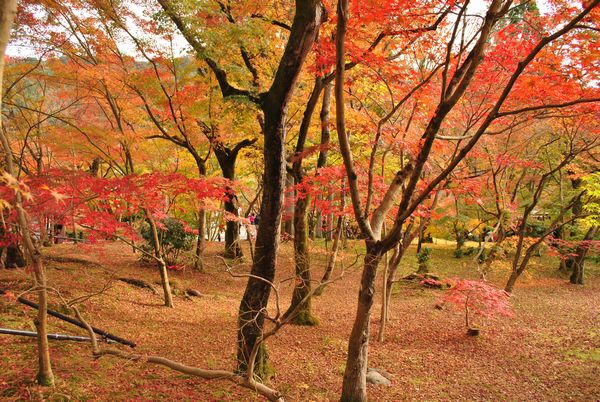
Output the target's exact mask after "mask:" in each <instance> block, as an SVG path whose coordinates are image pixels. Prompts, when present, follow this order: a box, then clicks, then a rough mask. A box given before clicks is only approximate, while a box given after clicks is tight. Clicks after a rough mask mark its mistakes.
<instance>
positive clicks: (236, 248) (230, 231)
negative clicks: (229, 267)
mask: <svg viewBox="0 0 600 402" xmlns="http://www.w3.org/2000/svg"><path fill="white" fill-rule="evenodd" d="M255 141H256V140H243V141H241V142H239V143H238V144H237V145H236V146H235V147H234V148H229V147H226V146H224V145H223V144H221V143H215V144H213V148H214V151H215V155H216V157H217V161H218V162H219V166H220V167H221V172H222V173H223V177H224V178H226V179H227V180H230V181H233V180H235V163H236V161H237V156H238V154H239V151H240V150H241V149H242V148H244V147H246V146H249V145H251V144H253V143H254V142H255ZM225 194H226V196H225V202H224V207H225V211H226V212H227V213H228V214H230V216H233V219H230V220H227V223H226V226H225V257H226V258H234V259H235V258H241V257H243V256H244V253H243V252H242V247H241V245H240V223H239V221H238V218H239V215H240V214H239V210H238V201H237V195H236V194H235V191H234V190H233V188H231V187H229V186H227V187H226V188H225Z"/></svg>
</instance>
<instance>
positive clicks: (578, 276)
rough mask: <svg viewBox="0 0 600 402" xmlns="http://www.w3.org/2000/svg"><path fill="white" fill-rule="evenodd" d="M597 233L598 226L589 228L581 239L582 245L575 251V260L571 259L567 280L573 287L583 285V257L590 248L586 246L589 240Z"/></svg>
mask: <svg viewBox="0 0 600 402" xmlns="http://www.w3.org/2000/svg"><path fill="white" fill-rule="evenodd" d="M597 231H598V226H597V225H594V226H591V227H590V228H589V229H588V231H587V233H586V234H585V237H584V238H583V243H581V244H580V245H579V246H578V247H577V250H576V251H575V258H573V260H572V261H573V263H572V269H573V271H572V272H571V277H570V278H569V282H571V283H573V284H575V285H583V273H584V264H585V256H586V255H587V253H588V250H589V248H590V246H589V244H586V243H587V242H589V241H590V240H593V239H594V236H596V232H597Z"/></svg>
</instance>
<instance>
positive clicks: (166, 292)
mask: <svg viewBox="0 0 600 402" xmlns="http://www.w3.org/2000/svg"><path fill="white" fill-rule="evenodd" d="M144 213H145V214H146V218H147V220H148V224H149V225H150V231H151V233H152V247H153V249H154V259H155V261H156V263H157V265H158V272H159V273H160V283H161V285H162V288H163V298H164V303H165V306H166V307H173V294H172V292H171V284H170V283H169V273H168V271H167V263H166V261H165V257H164V255H163V253H162V250H161V247H160V239H159V236H158V228H157V227H156V222H155V221H154V218H152V216H150V214H148V212H147V211H144Z"/></svg>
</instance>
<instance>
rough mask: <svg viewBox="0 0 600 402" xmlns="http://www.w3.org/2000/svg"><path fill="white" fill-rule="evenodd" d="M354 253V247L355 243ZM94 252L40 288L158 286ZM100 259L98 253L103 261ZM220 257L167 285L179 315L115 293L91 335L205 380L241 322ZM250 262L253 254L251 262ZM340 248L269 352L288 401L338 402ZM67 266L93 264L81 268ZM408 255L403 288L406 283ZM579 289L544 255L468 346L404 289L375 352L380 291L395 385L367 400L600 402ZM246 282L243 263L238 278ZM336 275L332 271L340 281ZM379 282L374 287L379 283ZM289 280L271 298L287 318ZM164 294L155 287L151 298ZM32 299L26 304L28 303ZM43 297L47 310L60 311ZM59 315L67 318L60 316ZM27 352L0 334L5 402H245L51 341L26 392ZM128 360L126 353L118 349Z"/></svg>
mask: <svg viewBox="0 0 600 402" xmlns="http://www.w3.org/2000/svg"><path fill="white" fill-rule="evenodd" d="M356 244H359V243H356ZM95 247H96V248H94V249H91V248H88V247H86V246H81V245H79V246H74V245H72V244H62V245H57V246H54V247H51V248H48V249H45V250H44V252H45V253H46V254H47V255H48V256H60V257H62V258H63V259H64V258H65V257H69V258H70V260H63V261H66V262H56V259H55V260H54V261H53V260H52V259H47V261H46V265H47V267H48V277H49V285H50V286H52V287H53V288H54V289H56V290H58V291H60V293H61V294H62V296H63V297H65V298H67V299H69V298H73V297H77V296H81V295H84V294H88V293H93V292H97V291H99V290H100V289H102V287H103V286H104V285H105V284H106V282H107V281H109V280H110V278H111V277H114V276H116V277H131V278H143V279H145V280H146V281H148V282H154V283H156V282H157V281H158V280H159V275H158V272H157V270H156V269H155V268H153V267H152V266H149V265H140V263H139V262H138V261H137V256H136V255H134V254H132V252H131V249H130V248H128V247H126V246H123V245H120V244H114V243H103V244H101V246H95ZM98 247H100V248H101V250H102V251H101V252H99V251H98ZM222 247H223V246H222V244H218V243H211V244H209V245H208V249H207V258H206V264H205V265H206V272H205V273H198V272H193V271H191V270H189V269H188V270H186V271H183V272H173V273H172V282H173V284H174V285H175V287H176V288H177V289H186V288H188V287H190V288H195V289H198V290H199V291H200V292H201V293H202V294H203V296H202V297H199V298H193V299H188V298H185V297H183V296H177V297H176V298H175V308H174V309H168V308H165V307H163V306H162V300H161V296H160V293H159V294H158V295H155V294H152V293H151V292H150V291H148V290H145V289H139V288H136V287H133V286H131V285H129V284H126V283H123V282H120V281H113V282H112V283H111V285H110V287H109V288H108V289H107V290H106V291H105V292H103V293H102V294H101V295H98V296H95V297H93V298H91V299H90V300H88V301H87V302H85V303H84V304H83V305H82V307H81V310H82V314H83V315H84V316H85V317H86V318H87V319H88V320H89V322H90V323H91V324H92V325H94V326H96V327H99V328H102V329H105V330H107V331H109V332H112V333H114V334H116V335H119V336H121V337H124V338H128V339H132V340H135V341H136V342H137V343H138V347H137V348H136V351H137V352H139V353H143V354H153V355H161V356H164V357H167V358H170V359H174V360H177V361H180V362H182V363H185V364H188V365H193V366H198V367H204V368H214V369H216V368H228V369H232V368H233V366H234V356H235V340H236V315H237V309H238V306H239V301H240V297H241V294H242V292H243V290H244V287H245V280H244V279H238V278H233V277H231V276H230V275H229V274H228V273H226V272H225V271H224V265H223V260H222V259H220V258H219V257H218V253H219V252H221V249H222ZM432 247H433V253H432V259H431V264H430V266H431V271H432V272H435V273H437V274H439V275H441V276H442V277H461V278H476V277H477V272H476V270H475V268H474V267H473V261H472V257H463V258H461V259H456V258H454V257H452V251H453V250H452V246H450V245H439V244H438V245H433V246H432ZM292 250H293V249H292V245H291V243H289V242H288V243H284V244H283V247H282V252H281V256H280V259H279V270H278V274H277V277H278V279H279V280H283V279H286V278H290V277H292V276H293V259H292ZM246 253H247V254H248V250H246ZM355 253H356V252H355V250H354V249H352V248H347V249H346V250H345V251H344V253H343V255H344V261H345V262H344V264H343V265H344V266H346V271H345V275H344V276H343V278H342V279H340V280H338V281H337V282H335V283H333V284H331V285H330V286H329V287H327V288H326V290H325V292H324V294H323V295H322V296H320V297H317V298H315V300H314V302H313V308H314V312H315V314H316V315H317V316H318V317H319V319H320V325H319V326H317V327H297V326H287V327H285V328H283V329H282V330H281V332H280V333H279V334H278V335H277V336H276V337H275V338H271V339H270V340H269V341H268V345H267V346H268V350H269V353H270V358H271V361H272V363H273V365H274V367H275V369H276V376H275V377H274V378H273V379H272V380H271V381H270V385H271V386H272V387H274V388H276V389H278V390H280V391H282V392H283V393H284V394H285V397H286V400H288V401H327V400H332V401H335V400H338V398H339V394H340V389H341V383H342V374H343V370H344V364H345V356H346V349H347V340H348V335H349V333H350V329H351V326H352V321H353V319H354V314H355V309H356V299H357V291H358V286H359V282H360V271H361V267H360V259H359V260H358V263H356V264H355V265H352V263H353V262H354V261H355V260H356V255H355ZM325 255H326V253H325V252H324V249H323V248H322V245H317V244H316V243H315V244H313V261H312V265H313V267H314V276H315V277H317V278H318V277H320V275H321V273H322V271H323V268H324V265H325V262H324V260H325ZM76 259H83V260H86V261H89V262H88V263H83V262H76ZM414 267H416V260H415V257H414V249H411V250H409V252H408V256H407V257H406V259H405V261H404V262H403V264H402V266H401V272H400V275H402V276H404V275H407V274H409V273H411V272H413V271H414ZM506 267H507V264H502V263H501V264H496V265H495V266H494V270H493V272H492V273H491V275H490V279H491V280H492V281H493V282H494V283H496V284H498V285H499V286H502V285H503V284H504V281H505V280H506V278H507V276H508V271H507V268H506ZM587 268H588V269H587V277H586V280H587V283H586V285H585V286H576V285H570V284H569V283H568V281H567V280H566V278H564V277H561V276H560V275H559V274H558V272H557V260H556V258H551V257H548V256H543V257H538V258H535V259H534V260H533V261H532V264H531V268H530V269H529V271H528V272H527V273H526V274H525V275H524V276H523V277H522V278H520V280H519V282H518V283H517V287H516V289H515V292H514V296H513V297H512V298H511V303H512V305H513V307H514V310H515V316H514V317H512V318H500V319H498V320H496V321H480V322H479V324H480V327H481V328H482V332H481V335H480V336H479V337H468V336H467V335H466V333H465V327H464V316H463V313H461V312H460V311H456V310H452V309H443V310H438V309H435V308H434V306H435V304H436V302H437V301H438V300H439V298H440V297H441V296H442V295H443V292H444V291H443V290H433V289H425V288H422V287H420V286H418V285H415V284H410V283H402V282H399V283H398V286H397V288H396V290H395V292H394V295H393V297H392V306H391V317H390V321H389V324H388V327H387V331H386V339H385V341H384V342H378V341H377V340H376V339H377V336H376V334H377V331H378V329H379V312H380V303H379V295H380V293H379V292H380V287H378V289H377V292H378V294H377V296H378V301H377V303H376V305H375V306H374V312H373V316H372V325H371V333H372V336H371V343H370V352H369V353H370V355H369V366H370V367H376V368H382V369H385V370H386V371H388V372H389V373H391V374H392V375H393V379H392V385H391V386H389V387H387V386H375V385H369V386H368V387H369V389H368V391H369V399H370V400H372V401H400V400H428V401H442V400H469V401H472V400H502V401H504V400H515V401H516V400H519V401H523V400H544V401H551V400H556V401H558V400H561V401H564V400H574V401H596V400H598V399H599V398H600V381H599V378H600V297H599V294H600V293H599V290H600V266H599V265H598V264H593V263H591V262H589V263H588V267H587ZM235 269H236V271H239V272H247V271H248V269H249V264H248V263H245V264H242V265H240V266H239V267H236V268H235ZM337 270H338V272H339V270H340V267H339V266H338V268H337ZM378 282H381V277H379V280H378ZM28 283H29V274H28V273H26V272H25V271H24V270H0V288H4V289H9V290H11V291H12V292H14V293H15V294H18V293H19V292H21V291H23V290H25V289H27V287H28ZM292 286H293V280H288V281H284V282H282V284H281V287H280V294H281V297H282V308H284V309H285V308H286V307H287V303H288V302H289V299H290V296H291V290H292V289H291V288H292ZM157 289H160V286H157ZM27 297H28V298H29V299H31V300H35V296H34V295H33V294H29V295H27ZM58 300H59V298H58V297H56V295H55V294H51V302H52V303H51V304H52V305H51V307H52V308H55V309H59V310H60V306H59V302H58ZM62 311H63V312H64V309H63V310H62ZM34 314H35V312H34V310H32V309H29V308H27V307H25V306H23V305H21V304H18V303H16V302H15V301H14V300H9V299H8V298H3V297H0V327H5V328H18V329H26V330H32V329H33V317H34ZM49 326H50V330H51V332H53V333H63V334H75V335H84V336H85V335H86V333H85V332H84V331H83V330H80V329H78V328H76V327H73V326H72V325H70V324H67V323H65V322H62V321H60V320H58V319H56V318H53V317H49ZM35 345H36V343H35V339H34V338H21V337H14V336H8V335H0V400H1V401H14V400H42V399H43V400H50V401H83V400H89V401H115V400H128V401H157V400H165V401H166V400H171V401H252V400H262V398H260V397H258V396H256V395H255V394H253V393H252V392H251V391H249V390H246V389H242V388H239V387H238V386H236V385H234V384H232V383H229V382H227V381H205V380H201V379H198V378H195V377H191V376H188V375H183V374H180V373H177V372H173V371H171V370H169V369H166V368H163V367H159V366H152V365H148V364H145V363H141V362H133V361H126V360H122V359H118V358H114V357H110V356H106V357H103V358H101V359H98V360H95V359H93V358H92V357H91V351H90V348H89V345H88V344H87V343H80V342H65V341H51V355H52V361H53V366H54V374H55V376H56V381H57V386H56V387H55V388H53V389H44V388H41V387H39V386H36V385H35V384H34V381H33V379H34V377H35V369H36V357H35ZM123 349H127V348H126V347H123Z"/></svg>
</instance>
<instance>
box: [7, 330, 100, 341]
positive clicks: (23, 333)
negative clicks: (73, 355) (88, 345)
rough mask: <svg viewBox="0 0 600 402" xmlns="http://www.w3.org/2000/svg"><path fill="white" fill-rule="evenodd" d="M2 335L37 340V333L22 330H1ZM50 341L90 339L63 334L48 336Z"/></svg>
mask: <svg viewBox="0 0 600 402" xmlns="http://www.w3.org/2000/svg"><path fill="white" fill-rule="evenodd" d="M0 334H5V335H18V336H30V337H32V338H37V336H38V334H37V332H33V331H24V330H20V329H10V328H0ZM48 339H54V340H57V341H78V342H89V341H91V339H90V338H88V337H87V336H74V335H63V334H48Z"/></svg>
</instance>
